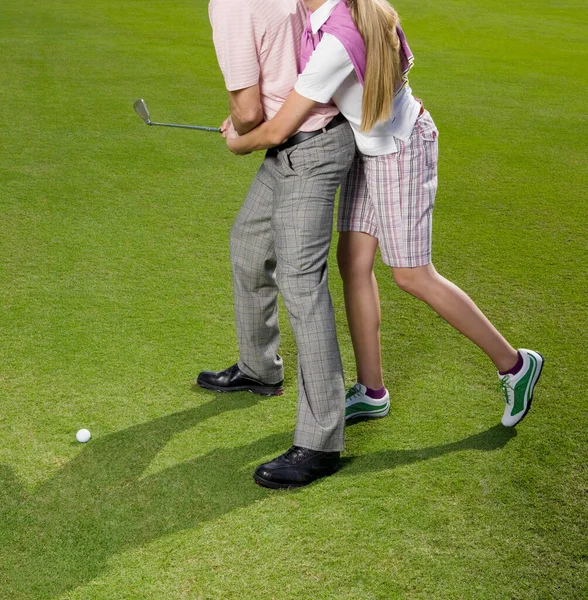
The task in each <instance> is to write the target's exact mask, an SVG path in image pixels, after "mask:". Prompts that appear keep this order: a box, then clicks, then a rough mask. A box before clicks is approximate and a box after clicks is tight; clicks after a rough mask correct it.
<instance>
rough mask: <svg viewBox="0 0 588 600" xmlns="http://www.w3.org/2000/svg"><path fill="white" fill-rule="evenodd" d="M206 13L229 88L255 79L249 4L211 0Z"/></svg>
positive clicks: (255, 53)
mask: <svg viewBox="0 0 588 600" xmlns="http://www.w3.org/2000/svg"><path fill="white" fill-rule="evenodd" d="M208 14H209V18H210V24H211V25H212V39H213V42H214V49H215V51H216V57H217V60H218V64H219V67H220V70H221V71H222V74H223V76H224V79H225V86H226V88H227V90H229V91H235V90H241V89H243V88H248V87H251V86H252V85H256V84H257V83H258V82H259V73H260V67H259V58H258V51H257V43H256V35H255V34H256V31H255V20H254V15H253V11H252V9H251V5H250V3H249V2H243V1H242V0H213V1H212V2H210V5H209V9H208Z"/></svg>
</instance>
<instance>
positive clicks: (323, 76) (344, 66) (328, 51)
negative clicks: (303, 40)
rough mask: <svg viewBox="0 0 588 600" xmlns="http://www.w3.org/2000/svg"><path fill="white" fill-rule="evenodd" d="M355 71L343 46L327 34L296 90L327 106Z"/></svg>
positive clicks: (303, 72)
mask: <svg viewBox="0 0 588 600" xmlns="http://www.w3.org/2000/svg"><path fill="white" fill-rule="evenodd" d="M353 69H354V67H353V63H352V62H351V58H349V54H348V53H347V50H345V47H344V46H343V44H342V43H341V42H340V41H339V40H338V39H337V38H336V37H335V36H334V35H331V34H330V33H325V35H323V37H322V39H321V41H320V42H319V43H318V45H317V47H316V48H315V50H314V52H313V53H312V56H311V57H310V60H309V61H308V63H307V65H306V67H305V68H304V71H302V73H301V74H300V75H299V76H298V81H297V82H296V85H295V86H294V89H295V90H296V91H297V92H298V93H299V94H300V95H301V96H304V97H305V98H308V99H309V100H314V101H315V102H321V103H323V104H325V103H327V102H329V101H330V100H331V98H332V97H333V95H334V93H335V92H336V91H337V89H339V87H340V86H341V84H342V83H343V82H344V81H345V79H347V77H348V76H349V75H350V74H351V73H352V72H353Z"/></svg>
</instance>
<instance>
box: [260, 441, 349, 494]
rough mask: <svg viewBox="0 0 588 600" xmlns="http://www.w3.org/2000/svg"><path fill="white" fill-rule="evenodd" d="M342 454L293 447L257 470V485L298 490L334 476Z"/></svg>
mask: <svg viewBox="0 0 588 600" xmlns="http://www.w3.org/2000/svg"><path fill="white" fill-rule="evenodd" d="M339 456H340V452H320V451H318V450H309V449H308V448H302V447H300V446H292V448H290V450H288V451H287V452H284V454H282V455H281V456H278V457H277V458H274V460H272V461H270V462H268V463H265V464H263V465H259V467H257V469H255V473H254V474H253V479H254V480H255V483H257V484H259V485H262V486H263V487H268V488H297V487H302V486H303V485H308V484H309V483H312V482H313V481H315V480H316V479H319V478H320V477H326V476H327V475H331V474H333V473H334V472H335V471H336V470H337V469H338V467H339Z"/></svg>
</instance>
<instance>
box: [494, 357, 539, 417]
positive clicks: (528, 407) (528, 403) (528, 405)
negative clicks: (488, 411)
mask: <svg viewBox="0 0 588 600" xmlns="http://www.w3.org/2000/svg"><path fill="white" fill-rule="evenodd" d="M535 352H536V353H537V354H538V355H539V356H540V357H541V366H540V367H539V370H538V371H537V377H535V381H534V382H533V392H535V386H536V385H537V382H538V381H539V377H541V373H542V372H543V366H544V365H545V358H543V354H541V353H540V352H537V351H535ZM532 403H533V394H531V395H530V396H529V401H528V402H527V408H526V409H525V412H524V413H523V416H522V417H521V418H520V419H519V420H518V421H517V422H516V423H513V424H512V425H504V423H503V426H504V427H516V426H517V425H518V424H519V423H520V422H521V421H522V420H523V419H524V418H525V417H526V416H527V414H528V413H529V411H530V410H531V404H532Z"/></svg>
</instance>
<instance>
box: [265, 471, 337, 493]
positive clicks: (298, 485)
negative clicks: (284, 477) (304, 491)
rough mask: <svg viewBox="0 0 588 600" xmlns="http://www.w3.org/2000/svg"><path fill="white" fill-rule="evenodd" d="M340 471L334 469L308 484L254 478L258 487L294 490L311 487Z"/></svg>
mask: <svg viewBox="0 0 588 600" xmlns="http://www.w3.org/2000/svg"><path fill="white" fill-rule="evenodd" d="M338 470H339V467H337V468H336V469H333V470H332V471H329V472H327V473H323V474H322V475H319V476H318V477H316V478H315V479H313V480H312V481H309V482H308V483H277V482H275V481H270V480H269V479H264V478H263V477H258V476H257V477H256V476H255V475H254V476H253V481H255V483H256V484H257V485H260V486H261V487H265V488H270V489H272V490H293V489H296V488H301V487H304V486H306V485H310V484H311V483H314V482H315V481H318V480H319V479H322V478H323V477H328V476H329V475H333V474H334V473H336V472H337V471H338Z"/></svg>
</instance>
